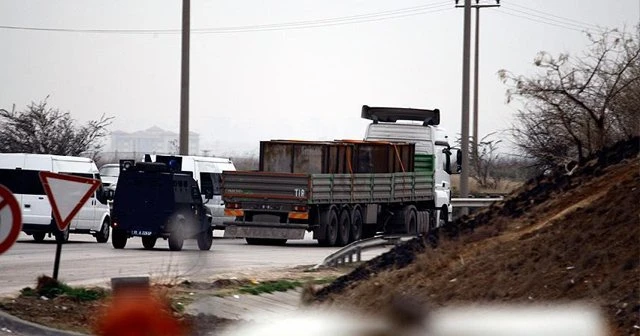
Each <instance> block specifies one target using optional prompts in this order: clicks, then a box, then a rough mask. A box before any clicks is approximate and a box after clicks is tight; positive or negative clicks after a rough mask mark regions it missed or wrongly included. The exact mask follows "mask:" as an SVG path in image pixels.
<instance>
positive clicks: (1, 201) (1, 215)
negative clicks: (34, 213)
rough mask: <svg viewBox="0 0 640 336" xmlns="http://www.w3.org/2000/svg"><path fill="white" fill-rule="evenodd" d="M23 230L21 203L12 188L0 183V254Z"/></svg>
mask: <svg viewBox="0 0 640 336" xmlns="http://www.w3.org/2000/svg"><path fill="white" fill-rule="evenodd" d="M20 230H22V213H21V212H20V204H19V203H18V200H16V197H15V196H13V194H12V193H11V190H9V189H7V188H6V187H5V186H3V185H1V184H0V254H2V253H4V252H5V251H6V250H8V249H9V248H10V247H11V246H12V245H13V243H15V242H16V240H18V236H19V235H20Z"/></svg>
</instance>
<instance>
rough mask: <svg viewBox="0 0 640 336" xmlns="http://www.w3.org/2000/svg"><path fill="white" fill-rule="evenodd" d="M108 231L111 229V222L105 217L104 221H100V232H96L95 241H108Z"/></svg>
mask: <svg viewBox="0 0 640 336" xmlns="http://www.w3.org/2000/svg"><path fill="white" fill-rule="evenodd" d="M110 231H111V224H110V223H109V219H107V218H105V219H104V221H102V226H101V227H100V232H98V233H96V241H97V242H98V243H106V242H108V241H109V233H110Z"/></svg>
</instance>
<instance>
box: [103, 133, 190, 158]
mask: <svg viewBox="0 0 640 336" xmlns="http://www.w3.org/2000/svg"><path fill="white" fill-rule="evenodd" d="M178 137H179V135H178V133H175V132H171V131H166V130H163V129H161V128H159V127H157V126H153V127H151V128H148V129H146V130H144V131H136V132H132V133H127V132H123V131H113V132H112V133H111V151H112V152H115V153H149V154H177V153H178V151H179V147H180V145H179V144H180V142H179V140H178ZM199 153H200V135H199V134H198V133H195V132H189V154H191V155H198V154H199Z"/></svg>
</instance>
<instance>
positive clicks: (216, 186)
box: [211, 173, 222, 195]
mask: <svg viewBox="0 0 640 336" xmlns="http://www.w3.org/2000/svg"><path fill="white" fill-rule="evenodd" d="M211 176H212V178H213V194H214V195H222V174H218V173H213V174H211Z"/></svg>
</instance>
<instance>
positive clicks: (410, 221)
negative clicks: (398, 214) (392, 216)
mask: <svg viewBox="0 0 640 336" xmlns="http://www.w3.org/2000/svg"><path fill="white" fill-rule="evenodd" d="M404 227H405V231H406V233H408V234H413V235H416V234H417V233H418V217H417V211H416V207H415V206H413V205H409V206H407V207H405V208H404Z"/></svg>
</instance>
